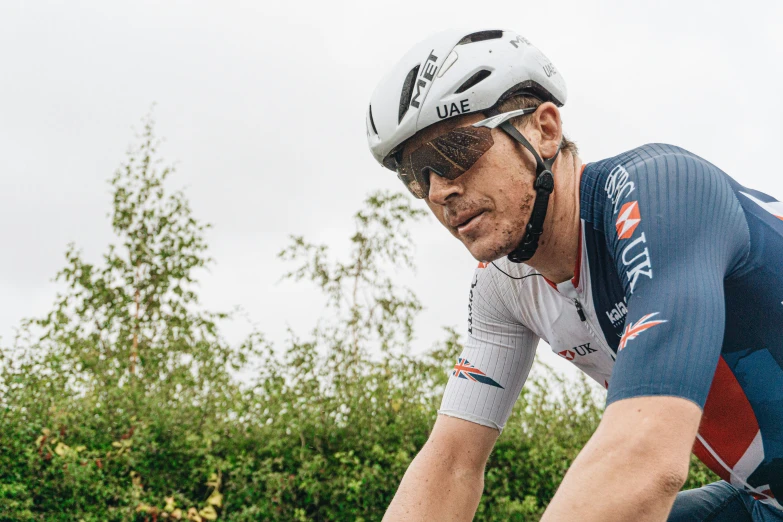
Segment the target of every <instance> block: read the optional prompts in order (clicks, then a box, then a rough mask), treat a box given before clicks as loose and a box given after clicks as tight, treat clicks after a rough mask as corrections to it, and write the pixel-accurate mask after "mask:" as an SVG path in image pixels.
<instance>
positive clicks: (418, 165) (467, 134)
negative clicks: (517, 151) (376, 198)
mask: <svg viewBox="0 0 783 522" xmlns="http://www.w3.org/2000/svg"><path fill="white" fill-rule="evenodd" d="M493 144H494V142H493V141H492V130H491V129H488V128H486V127H479V128H476V127H460V128H457V129H454V130H452V131H450V132H447V133H446V134H443V135H442V136H438V137H437V138H435V139H433V140H432V141H428V142H427V143H424V144H423V145H421V146H420V147H419V148H417V149H416V150H414V151H412V152H411V153H409V154H408V155H407V156H406V157H403V158H402V162H401V164H400V165H399V167H398V169H397V175H398V176H399V178H400V179H401V180H402V182H403V183H405V185H406V186H407V187H408V189H409V190H410V191H411V193H412V194H413V195H414V196H416V197H417V198H425V197H427V195H428V194H429V190H430V179H429V177H430V173H432V172H434V173H435V174H437V175H439V176H441V177H444V178H447V179H457V178H458V177H459V176H460V175H462V174H463V173H464V172H466V171H467V170H468V169H470V167H472V166H473V164H475V163H476V162H477V161H478V160H479V158H481V156H483V155H484V153H486V152H487V151H488V150H489V149H490V148H491V147H492V145H493Z"/></svg>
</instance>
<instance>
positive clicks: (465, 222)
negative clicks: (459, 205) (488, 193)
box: [449, 210, 484, 232]
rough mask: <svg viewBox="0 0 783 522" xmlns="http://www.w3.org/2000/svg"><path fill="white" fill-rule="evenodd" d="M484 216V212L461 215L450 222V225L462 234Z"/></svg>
mask: <svg viewBox="0 0 783 522" xmlns="http://www.w3.org/2000/svg"><path fill="white" fill-rule="evenodd" d="M483 215H484V211H483V210H480V211H478V212H471V213H470V214H463V215H459V216H457V217H456V218H454V219H451V220H449V221H450V222H449V225H451V227H452V228H456V229H457V231H459V232H462V231H464V230H465V229H466V228H468V227H469V226H470V225H471V224H473V223H475V222H476V221H477V220H478V218H479V217H481V216H483Z"/></svg>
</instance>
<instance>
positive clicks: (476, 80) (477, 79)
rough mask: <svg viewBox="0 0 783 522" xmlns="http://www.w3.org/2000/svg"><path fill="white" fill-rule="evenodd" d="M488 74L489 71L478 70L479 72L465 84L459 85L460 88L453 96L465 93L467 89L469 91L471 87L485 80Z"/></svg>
mask: <svg viewBox="0 0 783 522" xmlns="http://www.w3.org/2000/svg"><path fill="white" fill-rule="evenodd" d="M490 74H492V72H491V71H488V70H486V69H482V70H480V71H479V72H477V73H476V74H474V75H473V76H471V77H470V78H468V79H467V81H466V82H465V83H463V84H462V85H460V88H459V89H457V90H456V91H454V94H459V93H461V92H465V91H467V90H468V89H470V88H471V87H473V86H474V85H476V84H477V83H479V82H480V81H482V80H484V78H486V77H487V76H489V75H490Z"/></svg>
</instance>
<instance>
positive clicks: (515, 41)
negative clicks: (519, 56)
mask: <svg viewBox="0 0 783 522" xmlns="http://www.w3.org/2000/svg"><path fill="white" fill-rule="evenodd" d="M508 43H510V44H511V45H513V46H514V47H516V48H517V49H519V44H525V45H530V42H529V41H528V39H527V38H525V37H524V36H519V35H517V37H516V38H514V39H513V40H509V42H508Z"/></svg>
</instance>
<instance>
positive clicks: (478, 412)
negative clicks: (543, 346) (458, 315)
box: [438, 242, 614, 430]
mask: <svg viewBox="0 0 783 522" xmlns="http://www.w3.org/2000/svg"><path fill="white" fill-rule="evenodd" d="M582 244H583V247H582V248H583V252H582V257H581V263H580V267H579V277H578V278H575V279H574V280H573V281H566V282H565V283H561V284H560V285H558V286H557V288H554V287H553V285H551V284H550V283H548V282H547V281H546V280H545V279H544V278H543V277H542V276H541V275H540V274H538V273H537V272H536V271H535V270H533V269H532V268H530V267H528V266H527V265H524V264H516V263H511V262H510V261H508V260H507V259H506V258H503V259H500V260H498V261H496V262H495V265H496V266H493V265H492V264H490V265H488V266H486V268H482V267H481V266H480V267H479V268H478V269H476V273H475V275H474V279H473V283H472V285H471V292H470V305H469V316H468V341H467V344H466V346H465V349H464V351H463V353H462V354H461V356H460V358H459V359H458V361H457V364H456V365H455V367H454V371H453V373H452V377H451V378H450V379H449V383H448V385H447V387H446V392H445V394H444V397H443V402H442V403H441V409H440V410H439V411H438V413H441V414H444V415H449V416H452V417H458V418H461V419H465V420H469V421H472V422H476V423H478V424H482V425H484V426H490V427H493V428H496V429H498V430H502V429H503V426H505V423H506V421H507V420H508V417H509V415H511V410H512V408H513V406H514V403H515V402H516V400H517V398H518V397H519V393H520V392H521V391H522V386H523V385H524V383H525V380H526V379H527V376H528V374H529V372H530V367H531V366H532V364H533V358H534V355H535V348H536V344H537V342H538V339H539V338H540V339H543V340H544V341H546V342H547V343H548V344H549V345H550V346H551V348H552V351H553V352H555V353H556V354H557V355H559V356H561V357H563V358H565V359H567V360H568V361H570V362H572V363H573V364H575V365H576V366H578V367H579V369H580V370H582V371H584V372H585V373H587V374H588V375H589V376H590V377H592V378H593V379H594V380H595V381H596V382H598V383H599V384H600V385H601V386H604V387H608V385H609V380H610V378H611V373H612V367H613V366H614V354H613V352H612V350H611V349H610V348H609V346H608V344H607V342H606V340H605V339H604V337H603V334H602V332H601V328H600V325H599V324H598V319H597V317H596V315H595V314H596V312H595V309H594V306H593V302H592V301H593V300H592V296H591V295H590V270H589V266H588V261H587V254H586V252H584V248H585V247H584V242H583V243H582ZM504 272H505V273H504ZM575 282H576V283H578V284H575ZM577 301H578V303H579V306H580V307H581V308H582V310H583V316H581V317H580V314H579V313H578V310H577V306H576V303H577Z"/></svg>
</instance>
